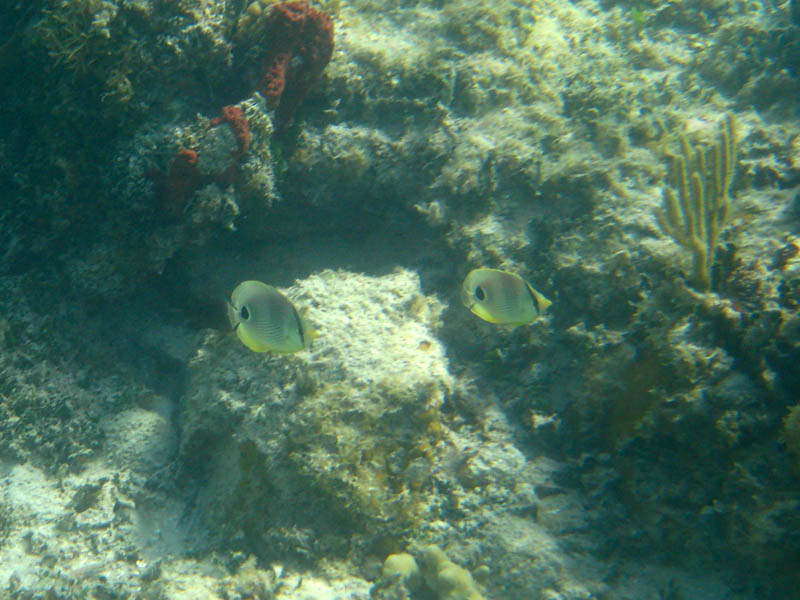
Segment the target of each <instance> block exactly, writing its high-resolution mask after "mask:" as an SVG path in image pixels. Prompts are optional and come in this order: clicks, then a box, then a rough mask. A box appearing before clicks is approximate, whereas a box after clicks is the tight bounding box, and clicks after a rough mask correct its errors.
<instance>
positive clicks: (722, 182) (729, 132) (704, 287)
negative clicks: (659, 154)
mask: <svg viewBox="0 0 800 600" xmlns="http://www.w3.org/2000/svg"><path fill="white" fill-rule="evenodd" d="M679 141H680V152H679V153H677V154H675V155H673V156H672V161H671V166H670V170H669V177H668V184H669V185H668V186H667V187H665V188H664V204H663V206H662V208H661V209H659V210H658V211H657V217H658V224H659V226H660V227H661V230H662V231H663V232H664V233H665V234H667V235H669V236H670V237H671V238H672V239H673V240H675V241H676V242H677V243H678V244H679V245H680V246H682V247H683V248H684V249H685V250H688V251H689V252H691V254H692V275H691V280H692V283H693V285H694V286H695V287H696V288H697V289H698V290H701V291H704V292H705V291H708V290H710V289H711V268H712V266H713V264H714V256H715V254H716V249H717V245H718V242H719V235H720V231H721V230H722V229H723V228H724V227H725V224H726V223H727V220H728V217H729V216H730V206H731V199H730V195H729V189H730V186H731V182H732V180H733V176H734V174H735V170H736V131H735V127H734V122H733V117H732V116H731V115H730V114H726V115H725V118H724V120H723V123H722V126H721V128H720V134H719V136H718V137H717V138H716V139H715V140H714V141H713V142H712V143H711V144H709V145H703V144H696V145H693V144H691V143H690V142H689V139H688V138H687V137H686V135H685V134H684V133H681V134H680V135H679Z"/></svg>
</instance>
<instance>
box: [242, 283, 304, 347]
mask: <svg viewBox="0 0 800 600" xmlns="http://www.w3.org/2000/svg"><path fill="white" fill-rule="evenodd" d="M228 319H229V320H230V322H231V327H233V329H234V331H236V335H237V336H238V337H239V339H240V340H242V343H243V344H244V345H245V346H247V347H248V348H250V350H252V351H253V352H277V353H279V354H291V353H292V352H298V351H299V350H303V349H304V348H308V346H309V345H311V341H312V340H313V339H314V338H315V337H317V333H316V332H315V331H314V329H313V328H312V327H311V325H310V323H309V322H308V321H307V320H306V319H305V317H304V316H303V315H302V314H300V313H299V312H298V311H297V309H296V308H295V306H294V304H292V302H291V300H289V299H288V298H287V297H286V296H284V295H283V294H281V293H280V292H279V291H278V290H277V289H275V288H274V287H272V286H271V285H267V284H266V283H261V282H260V281H244V282H242V283H240V284H239V285H238V286H236V289H235V290H233V294H231V299H230V300H229V301H228Z"/></svg>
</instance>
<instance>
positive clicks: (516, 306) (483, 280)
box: [461, 269, 552, 325]
mask: <svg viewBox="0 0 800 600" xmlns="http://www.w3.org/2000/svg"><path fill="white" fill-rule="evenodd" d="M461 300H462V302H464V306H466V307H467V308H468V309H470V310H471V311H472V312H473V313H475V314H476V315H478V316H479V317H480V318H481V319H483V320H484V321H489V323H497V324H500V325H527V324H528V323H532V322H533V321H535V320H536V319H538V318H539V317H540V316H541V315H542V313H544V311H545V310H547V307H548V306H550V305H551V304H552V302H550V300H548V299H547V298H545V297H544V296H542V294H540V293H539V292H537V291H536V290H535V289H533V288H532V287H531V285H530V284H529V283H528V282H527V281H525V280H524V279H523V278H522V277H520V276H519V275H515V274H514V273H509V272H507V271H501V270H500V269H475V270H474V271H470V273H469V275H467V277H466V279H464V283H463V284H462V285H461Z"/></svg>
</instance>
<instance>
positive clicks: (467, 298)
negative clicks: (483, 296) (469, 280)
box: [461, 287, 477, 310]
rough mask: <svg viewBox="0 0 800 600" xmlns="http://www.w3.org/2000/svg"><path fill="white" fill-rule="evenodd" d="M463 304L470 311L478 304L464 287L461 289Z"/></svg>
mask: <svg viewBox="0 0 800 600" xmlns="http://www.w3.org/2000/svg"><path fill="white" fill-rule="evenodd" d="M461 302H462V303H463V304H464V306H466V307H467V308H468V309H470V310H472V307H473V306H475V304H476V303H477V300H475V299H474V298H473V297H472V294H470V293H469V292H468V291H467V290H465V289H464V288H463V287H462V288H461Z"/></svg>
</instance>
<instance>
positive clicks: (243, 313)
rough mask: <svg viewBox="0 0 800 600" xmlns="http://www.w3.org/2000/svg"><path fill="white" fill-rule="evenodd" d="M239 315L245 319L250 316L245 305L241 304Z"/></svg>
mask: <svg viewBox="0 0 800 600" xmlns="http://www.w3.org/2000/svg"><path fill="white" fill-rule="evenodd" d="M239 316H240V317H242V319H244V320H245V321H246V320H247V319H249V318H250V311H249V310H247V307H246V306H243V307H242V308H240V309H239Z"/></svg>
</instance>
